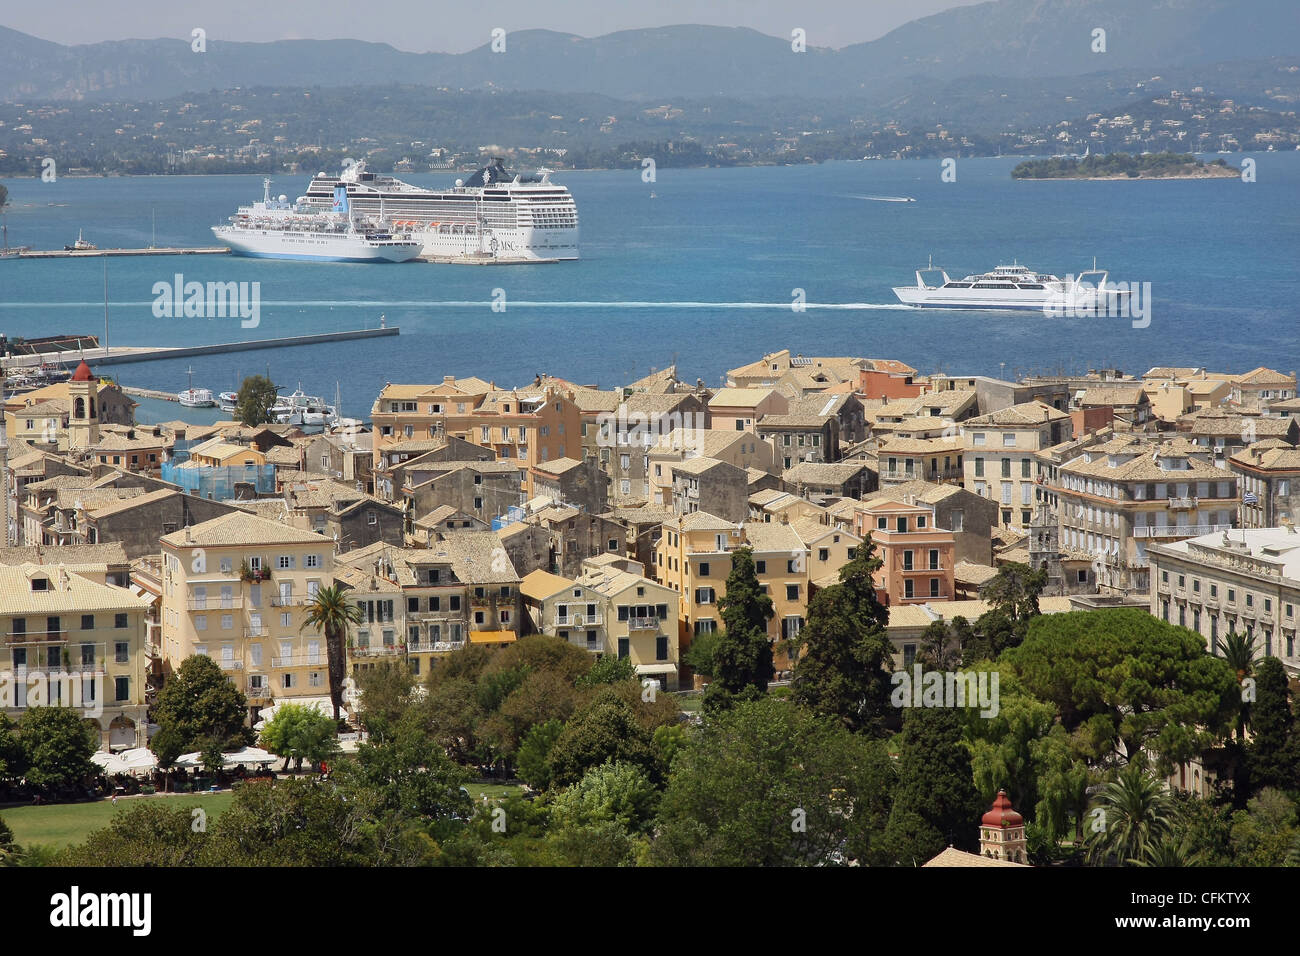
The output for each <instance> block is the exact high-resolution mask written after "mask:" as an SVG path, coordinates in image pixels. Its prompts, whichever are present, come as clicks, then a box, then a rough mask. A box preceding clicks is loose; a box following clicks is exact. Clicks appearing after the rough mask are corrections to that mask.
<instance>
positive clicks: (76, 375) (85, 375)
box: [72, 361, 95, 382]
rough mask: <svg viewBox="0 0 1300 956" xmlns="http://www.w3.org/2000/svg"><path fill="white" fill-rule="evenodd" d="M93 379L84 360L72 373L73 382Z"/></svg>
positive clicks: (91, 380)
mask: <svg viewBox="0 0 1300 956" xmlns="http://www.w3.org/2000/svg"><path fill="white" fill-rule="evenodd" d="M94 380H95V376H93V375H91V374H90V366H89V365H87V364H86V363H85V362H84V361H83V362H82V363H81V364H80V365H78V366H77V370H76V371H75V372H73V373H72V381H74V382H93V381H94Z"/></svg>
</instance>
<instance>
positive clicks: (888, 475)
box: [880, 468, 924, 481]
mask: <svg viewBox="0 0 1300 956" xmlns="http://www.w3.org/2000/svg"><path fill="white" fill-rule="evenodd" d="M921 477H924V473H918V472H916V471H912V470H909V469H900V468H882V469H881V470H880V480H881V481H914V480H915V479H917V478H921Z"/></svg>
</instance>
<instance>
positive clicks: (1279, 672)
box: [1247, 657, 1300, 791]
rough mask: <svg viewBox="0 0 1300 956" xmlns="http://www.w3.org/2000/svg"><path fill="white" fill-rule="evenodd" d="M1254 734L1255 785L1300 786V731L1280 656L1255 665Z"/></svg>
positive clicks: (1251, 752)
mask: <svg viewBox="0 0 1300 956" xmlns="http://www.w3.org/2000/svg"><path fill="white" fill-rule="evenodd" d="M1251 709H1252V711H1253V713H1252V715H1251V726H1252V728H1253V729H1254V735H1253V736H1252V737H1251V740H1250V744H1249V748H1248V750H1247V761H1248V762H1249V765H1250V781H1251V785H1252V786H1254V787H1275V788H1277V789H1279V790H1287V791H1298V790H1300V733H1297V730H1296V719H1295V714H1294V713H1293V712H1292V710H1291V699H1290V688H1289V687H1288V684H1287V676H1286V670H1285V668H1283V666H1282V662H1281V661H1280V660H1278V659H1277V658H1276V657H1266V658H1264V660H1263V661H1261V662H1260V663H1259V665H1258V666H1257V667H1256V668H1255V703H1254V705H1253V706H1252V708H1251Z"/></svg>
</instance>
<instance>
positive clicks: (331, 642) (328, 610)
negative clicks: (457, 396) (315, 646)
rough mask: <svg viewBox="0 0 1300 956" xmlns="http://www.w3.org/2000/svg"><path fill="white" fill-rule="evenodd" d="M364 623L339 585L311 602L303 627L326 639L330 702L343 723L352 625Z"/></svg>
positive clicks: (356, 608) (355, 606) (335, 716)
mask: <svg viewBox="0 0 1300 956" xmlns="http://www.w3.org/2000/svg"><path fill="white" fill-rule="evenodd" d="M360 623H361V608H359V607H357V605H355V604H349V603H348V599H347V597H346V596H345V595H344V593H343V588H342V587H340V586H338V585H337V584H336V585H333V586H331V587H327V588H320V589H319V590H317V592H316V594H315V596H314V597H313V598H312V599H311V600H310V601H309V602H307V619H306V620H305V621H303V622H302V626H303V627H304V628H305V627H307V626H308V625H311V626H312V627H314V628H316V630H317V631H320V632H322V633H324V635H325V659H326V662H327V663H328V665H329V674H330V701H331V703H333V704H334V719H335V720H338V719H339V709H340V708H341V707H342V706H343V678H344V676H345V674H344V669H345V667H346V666H347V661H346V658H345V652H346V648H347V639H348V625H350V624H360ZM300 630H301V628H300Z"/></svg>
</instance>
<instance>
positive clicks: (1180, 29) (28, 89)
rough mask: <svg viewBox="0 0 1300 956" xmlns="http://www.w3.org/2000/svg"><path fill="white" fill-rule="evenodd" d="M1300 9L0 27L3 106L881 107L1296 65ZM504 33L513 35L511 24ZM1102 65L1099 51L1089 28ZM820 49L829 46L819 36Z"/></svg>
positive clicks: (1221, 1) (1253, 0) (1188, 4)
mask: <svg viewBox="0 0 1300 956" xmlns="http://www.w3.org/2000/svg"><path fill="white" fill-rule="evenodd" d="M1295 3H1296V0H1153V2H1135V0H992V2H989V3H983V4H978V5H975V6H968V7H960V8H957V9H954V10H951V11H948V12H945V13H942V14H937V15H935V16H931V17H925V18H923V19H920V20H915V21H913V22H911V23H908V24H906V25H904V26H902V27H900V28H898V29H897V30H894V31H892V32H891V33H889V34H887V35H885V36H884V37H881V38H880V39H878V40H874V41H871V42H869V43H860V44H855V45H853V46H848V47H844V48H843V49H840V50H832V49H829V48H827V47H825V46H819V45H818V43H819V38H818V37H817V36H815V35H812V36H809V37H808V38H807V42H808V44H809V46H808V50H807V52H806V53H802V54H796V53H794V52H793V51H792V50H791V44H790V38H789V37H770V36H765V35H763V34H761V33H758V32H756V31H754V30H750V29H743V28H725V27H712V26H670V27H662V28H655V29H645V30H627V31H622V32H618V33H612V34H608V35H606V36H601V37H594V38H590V39H588V38H583V37H578V36H574V35H571V34H562V33H555V32H551V31H545V30H527V31H519V32H511V33H508V34H507V38H506V51H505V52H504V53H494V52H492V50H491V46H490V43H489V42H487V39H488V38H487V36H486V34H487V33H488V31H490V30H491V29H492V27H493V26H494V25H495V24H492V23H490V22H489V21H490V19H491V18H490V17H488V18H485V27H484V32H485V43H484V45H483V46H482V47H480V48H478V49H476V50H472V51H470V52H468V53H463V54H446V53H424V54H418V53H405V52H401V51H399V50H395V49H393V48H392V47H390V46H388V45H386V44H377V43H364V42H360V41H351V40H281V41H276V42H273V43H238V42H226V41H223V40H221V39H220V38H219V37H215V36H209V37H208V38H207V50H206V52H203V53H196V52H194V51H192V50H191V48H190V41H189V38H183V39H180V38H178V39H174V40H166V39H160V40H122V41H106V42H103V43H96V44H89V45H84V46H63V45H60V44H57V43H52V42H49V41H46V40H41V39H38V38H36V37H32V36H29V35H27V34H23V33H19V32H17V31H14V30H10V29H7V28H4V27H0V100H4V101H7V102H15V101H21V102H31V101H38V100H63V101H67V100H82V99H85V100H103V99H115V100H120V99H149V98H157V97H170V96H176V95H178V94H181V93H184V92H187V91H205V90H212V89H227V88H230V87H235V86H240V87H245V88H247V87H260V86H269V87H312V86H333V87H340V86H375V85H385V84H391V83H402V84H417V85H426V86H434V87H449V88H452V89H499V90H548V91H554V92H563V93H599V94H604V95H608V96H614V97H619V98H623V99H630V100H658V99H663V98H668V97H713V96H719V95H721V96H733V97H742V98H751V97H764V96H779V95H783V96H796V97H810V98H817V99H828V98H838V97H850V98H859V97H861V98H871V99H879V98H880V97H881V96H890V95H895V94H903V93H905V92H907V91H909V90H912V89H914V88H915V86H914V84H913V83H912V82H911V79H912V78H918V77H924V78H925V80H926V81H927V82H928V83H930V84H934V83H935V82H936V81H944V82H948V81H953V80H957V79H959V78H962V77H967V76H971V77H975V76H979V77H984V78H988V77H1005V78H1008V79H1025V78H1048V77H1061V76H1074V75H1080V74H1089V73H1102V72H1109V71H1118V70H1130V69H1139V68H1140V69H1144V70H1157V69H1159V68H1168V67H1175V66H1182V67H1188V66H1196V65H1201V64H1210V63H1215V62H1222V61H1230V60H1244V59H1252V60H1253V59H1262V58H1265V57H1270V56H1279V55H1296V54H1300V16H1297V13H1296V6H1295ZM502 26H504V27H506V28H507V29H508V24H502ZM1097 28H1101V29H1104V30H1105V31H1106V52H1105V53H1094V52H1092V45H1093V30H1094V29H1097ZM820 42H822V43H824V42H825V38H820Z"/></svg>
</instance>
